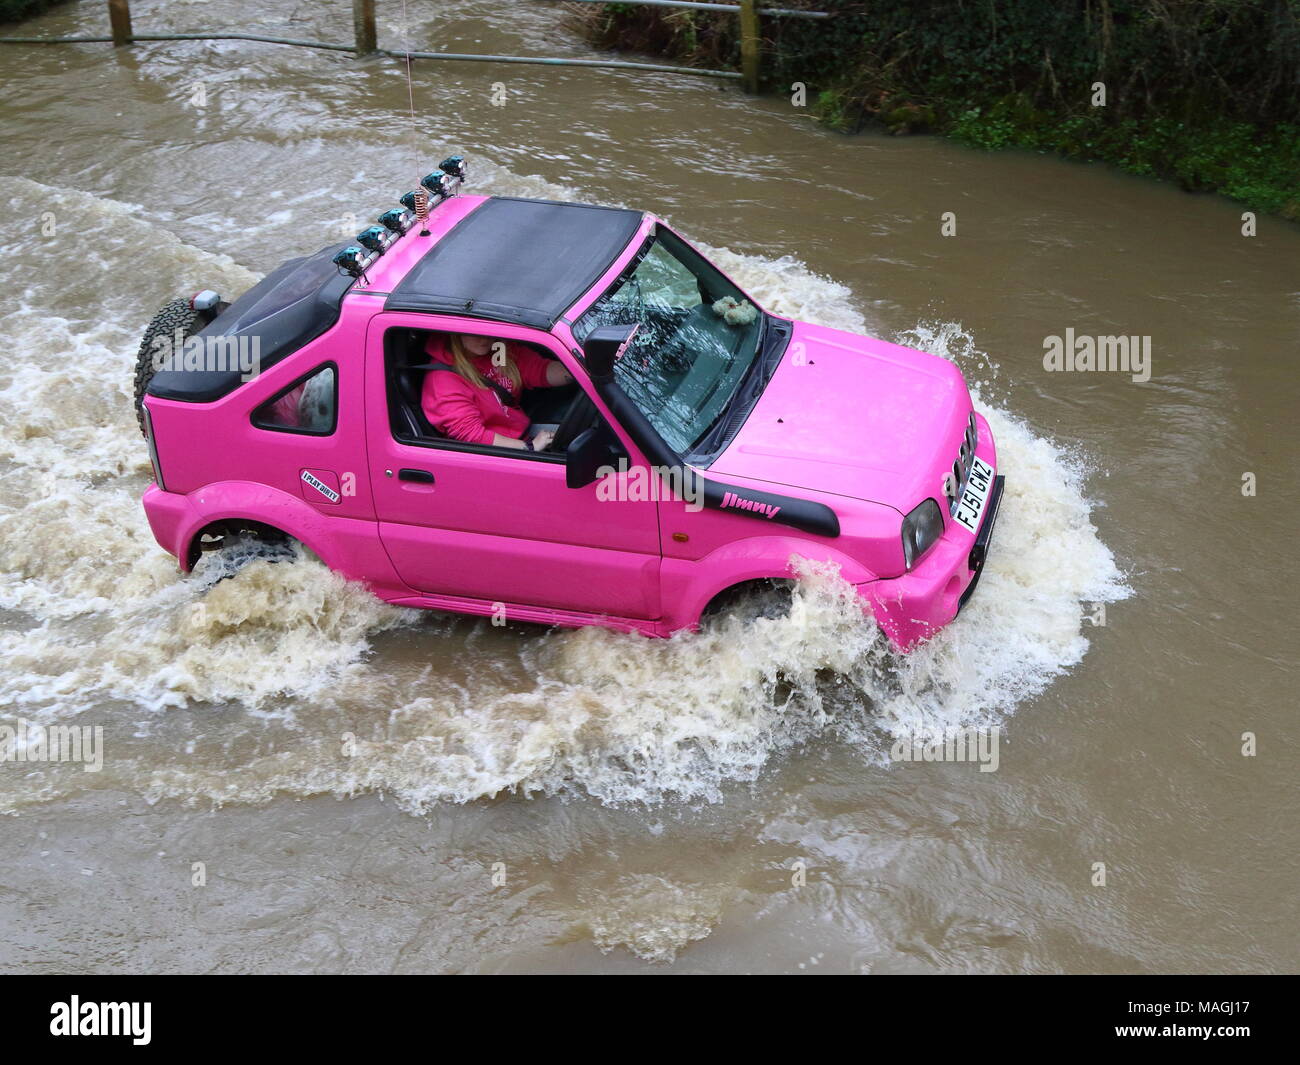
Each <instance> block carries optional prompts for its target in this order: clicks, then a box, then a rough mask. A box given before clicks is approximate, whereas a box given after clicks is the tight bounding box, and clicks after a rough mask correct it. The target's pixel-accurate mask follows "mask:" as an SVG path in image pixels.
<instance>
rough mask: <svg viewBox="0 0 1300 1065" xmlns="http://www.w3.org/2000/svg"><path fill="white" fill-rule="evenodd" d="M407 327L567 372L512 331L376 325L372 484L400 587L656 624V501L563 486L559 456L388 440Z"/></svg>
mask: <svg viewBox="0 0 1300 1065" xmlns="http://www.w3.org/2000/svg"><path fill="white" fill-rule="evenodd" d="M410 329H422V330H443V331H447V332H463V333H480V334H486V335H491V336H493V337H499V338H500V339H503V340H517V341H523V342H526V343H529V344H532V345H534V346H535V347H540V348H544V349H545V350H546V351H547V352H548V354H550V355H551V356H553V357H555V358H558V359H561V361H565V362H566V365H568V364H569V363H568V362H567V361H566V359H565V353H564V352H563V350H562V349H561V348H560V347H559V345H557V343H556V342H555V341H554V340H553V339H552V338H551V337H550V336H548V335H547V334H545V333H540V332H537V331H534V330H530V329H525V328H522V327H518V326H509V325H504V324H498V323H486V322H481V321H476V320H473V319H456V318H442V317H436V316H432V315H423V314H409V313H399V312H386V313H381V314H377V315H376V316H375V317H374V318H373V319H371V322H370V326H369V329H368V331H367V334H366V411H367V416H366V432H367V436H368V443H369V461H370V465H371V471H370V472H371V483H372V485H373V491H374V500H375V513H376V516H377V518H378V521H379V536H380V539H381V541H382V542H383V545H384V548H385V550H386V551H387V552H388V555H389V557H390V558H391V560H392V562H393V565H394V567H395V568H396V570H397V572H398V574H399V576H400V577H401V578H402V580H403V582H405V583H406V584H407V585H409V586H410V587H411V588H413V589H415V590H416V591H418V592H423V593H428V594H432V595H445V596H455V597H462V598H469V599H475V600H482V601H485V602H488V603H505V604H517V605H524V606H534V607H542V608H550V609H555V610H563V611H571V612H575V613H583V614H605V615H611V616H615V617H626V618H635V619H654V618H657V617H659V616H660V605H659V567H660V551H659V515H658V504H657V503H655V502H653V501H650V500H641V499H639V498H638V499H636V500H631V499H629V498H628V497H629V495H639V493H638V492H637V491H636V490H635V489H634V486H629V485H628V484H627V478H628V474H626V473H612V474H609V475H608V476H607V477H605V478H601V479H598V480H597V481H596V482H595V483H593V484H589V485H587V486H585V487H583V488H569V487H567V486H566V484H565V464H564V459H563V456H560V455H548V454H544V453H543V454H534V453H532V452H526V451H514V450H509V449H504V448H490V447H483V446H481V445H475V444H463V443H459V442H456V441H451V440H448V439H446V438H445V437H429V436H421V438H419V439H418V440H411V439H399V438H398V436H397V435H395V431H394V430H395V426H397V425H399V423H400V419H399V418H396V417H394V416H393V415H394V413H395V412H394V411H393V410H392V409H391V407H390V405H391V404H394V403H401V402H403V398H402V391H401V389H399V388H397V387H396V383H395V381H394V374H395V373H400V372H402V371H401V370H400V369H399V366H400V364H401V359H400V358H398V357H396V356H395V352H394V346H395V343H394V342H392V341H390V342H389V343H385V337H386V336H387V335H388V333H389V331H390V330H392V331H394V335H395V336H400V335H401V333H402V332H403V331H405V330H410ZM570 368H571V369H572V367H570ZM577 376H579V378H581V371H579V372H578V375H577ZM578 387H581V384H579V386H578ZM403 435H405V434H403ZM630 489H632V490H630Z"/></svg>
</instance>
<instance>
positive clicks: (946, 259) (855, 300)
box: [0, 0, 1300, 972]
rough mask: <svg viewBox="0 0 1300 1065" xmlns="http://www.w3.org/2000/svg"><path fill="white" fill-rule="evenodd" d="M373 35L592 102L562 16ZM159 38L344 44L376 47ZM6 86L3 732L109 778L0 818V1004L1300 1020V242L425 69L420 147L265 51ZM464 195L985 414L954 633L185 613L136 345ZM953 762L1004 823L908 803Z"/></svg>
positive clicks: (730, 110) (906, 155)
mask: <svg viewBox="0 0 1300 1065" xmlns="http://www.w3.org/2000/svg"><path fill="white" fill-rule="evenodd" d="M379 7H380V43H381V45H383V46H386V47H394V48H395V47H401V46H402V45H404V44H407V43H409V45H410V46H411V47H412V48H417V49H427V48H437V49H441V50H447V51H464V52H497V53H507V54H533V55H573V56H585V55H589V54H590V53H589V51H588V49H587V48H586V46H585V45H584V44H583V42H582V40H581V38H580V37H579V36H578V34H577V33H576V32H575V31H574V30H572V29H571V28H568V27H567V26H566V25H565V22H564V19H565V16H564V14H563V12H561V11H559V10H557V9H555V8H554V7H553V6H552V5H542V4H523V3H519V4H516V3H508V4H490V3H487V2H483V0H480V2H474V3H470V2H463V3H450V4H440V5H437V7H436V8H435V7H434V6H433V5H429V4H422V3H415V2H414V0H412V2H411V3H409V5H408V6H407V13H406V18H405V21H404V20H403V17H402V7H401V5H400V4H397V3H381V4H380V5H379ZM132 12H133V15H134V18H135V26H136V29H137V30H138V31H140V32H150V31H153V32H169V31H174V32H190V31H198V30H202V29H206V28H219V27H220V28H229V27H235V26H237V27H239V28H240V29H244V30H247V31H249V32H261V33H270V34H283V35H287V36H296V37H307V38H314V39H320V40H327V41H348V40H350V39H351V21H350V11H349V9H348V8H347V6H346V5H330V6H329V7H328V8H325V6H324V5H308V4H295V3H287V2H279V0H272V2H270V3H266V4H262V5H256V6H255V5H249V4H245V3H236V2H232V0H213V2H203V3H199V2H187V3H176V2H173V3H170V4H164V3H161V2H152V3H148V2H140V0H137V2H136V3H135V4H133V5H132ZM250 19H251V20H252V21H250ZM104 20H105V16H104V13H103V7H102V5H100V4H78V5H73V6H70V7H68V8H67V9H65V10H63V11H57V12H55V13H53V14H50V15H47V16H45V17H43V18H40V19H37V20H33V21H32V22H30V23H27V24H24V26H23V27H22V32H23V33H29V32H32V33H35V32H39V33H45V34H50V35H54V34H58V33H94V32H99V31H101V30H102V28H103V25H102V24H103V22H104ZM0 75H2V76H3V82H4V86H5V90H6V91H5V93H4V96H3V99H2V100H0V128H3V131H4V143H5V145H6V147H7V149H8V151H7V152H6V154H5V158H4V160H3V161H2V162H0V203H3V204H4V210H3V216H2V220H0V241H2V242H3V250H4V260H3V264H0V273H3V276H4V292H5V300H4V302H3V305H0V336H3V338H4V341H5V345H4V346H5V351H6V358H5V360H4V361H3V363H0V463H3V469H0V574H2V577H0V698H2V705H0V724H7V725H10V726H12V727H17V726H18V725H19V724H20V723H22V722H28V723H35V724H76V725H82V726H100V727H102V728H103V730H104V733H103V735H104V748H103V750H104V760H103V766H102V769H101V770H99V771H98V772H86V771H85V770H84V767H82V766H79V765H57V764H56V765H50V764H43V763H39V762H28V763H21V762H5V763H2V764H0V812H3V813H4V814H6V815H7V816H5V817H3V819H0V928H3V930H4V935H3V936H2V937H0V968H3V969H4V970H7V971H11V970H15V969H20V970H24V971H29V972H40V971H75V972H83V971H84V972H106V971H128V972H131V971H154V970H161V971H240V972H244V971H249V972H279V971H322V972H329V971H339V970H342V971H349V972H354V971H355V972H372V971H401V972H415V971H475V972H485V971H486V972H503V971H509V972H517V971H546V972H550V971H556V972H560V971H572V970H575V969H581V970H591V971H608V972H621V971H647V970H649V971H680V972H722V971H742V972H799V971H831V972H845V971H848V972H1025V971H1029V972H1081V971H1086V972H1094V971H1104V972H1145V971H1178V972H1217V971H1231V972H1236V971H1260V970H1262V971H1294V970H1295V968H1296V967H1297V963H1298V962H1300V943H1297V928H1298V927H1300V922H1298V921H1297V916H1298V915H1297V906H1296V884H1297V871H1298V867H1300V858H1298V857H1297V855H1300V827H1298V826H1300V818H1298V817H1297V813H1298V812H1300V797H1298V796H1297V789H1296V781H1297V773H1296V764H1297V763H1296V750H1297V747H1296V744H1297V731H1298V727H1297V718H1296V712H1295V710H1296V699H1295V695H1294V686H1295V670H1296V653H1295V650H1294V647H1295V633H1296V631H1297V627H1298V626H1297V621H1298V620H1300V619H1298V618H1297V613H1298V611H1297V607H1296V604H1295V588H1296V577H1297V569H1298V567H1297V565H1296V561H1295V559H1296V551H1295V529H1296V526H1297V518H1300V514H1298V513H1297V509H1298V508H1297V505H1296V502H1295V501H1296V499H1297V498H1298V497H1300V495H1298V493H1300V483H1298V482H1300V477H1298V476H1297V461H1296V460H1297V429H1296V424H1297V417H1296V410H1297V404H1300V374H1297V371H1296V364H1295V358H1296V350H1297V341H1298V339H1300V229H1297V227H1295V226H1294V225H1287V224H1284V223H1282V222H1279V221H1274V220H1272V219H1268V218H1263V219H1260V220H1259V221H1258V234H1257V235H1256V236H1253V237H1245V236H1243V235H1242V224H1243V223H1242V218H1241V213H1242V212H1241V209H1240V207H1238V206H1236V205H1233V204H1230V203H1228V202H1226V201H1223V200H1218V199H1212V198H1205V197H1191V196H1188V195H1185V194H1183V193H1180V192H1178V191H1177V190H1176V189H1174V188H1172V187H1170V186H1165V185H1159V184H1155V183H1151V182H1147V181H1144V180H1140V179H1136V178H1131V177H1125V176H1120V175H1117V174H1114V173H1112V172H1110V171H1108V170H1106V169H1104V168H1101V167H1088V166H1079V165H1074V164H1066V163H1063V162H1059V161H1056V160H1052V159H1049V158H1045V157H1038V156H1030V155H1019V154H1004V155H983V154H978V153H972V152H969V151H966V150H964V149H961V148H959V147H956V146H954V145H951V144H947V143H944V142H941V141H937V140H932V139H926V138H893V137H883V136H873V135H863V136H858V137H852V138H846V137H842V136H839V135H836V134H831V133H828V132H825V131H823V130H819V129H818V128H816V127H815V126H814V125H813V124H812V122H811V120H810V119H808V118H807V116H806V115H804V114H803V113H802V112H801V111H799V110H797V109H794V108H792V107H790V106H789V105H788V104H787V102H786V101H784V100H782V99H763V100H757V101H756V100H753V99H748V98H745V97H743V96H742V95H741V94H740V93H739V92H738V91H737V90H736V89H735V88H734V87H733V86H730V85H719V84H716V83H714V82H711V81H707V80H703V79H700V80H695V79H688V78H678V77H673V76H669V75H653V76H647V75H638V74H635V73H628V72H617V73H615V72H604V71H594V70H585V69H571V70H565V69H564V68H545V67H519V66H502V65H488V64H471V63H450V62H448V63H424V64H419V65H416V66H415V68H414V78H413V83H412V86H411V92H410V96H408V87H407V81H406V77H405V70H404V66H403V64H401V63H399V62H396V61H392V60H386V59H376V60H368V61H363V62H357V61H355V60H353V59H350V58H349V57H347V56H346V55H335V54H330V53H315V52H308V51H304V50H298V49H291V48H283V47H277V46H272V45H259V44H252V43H247V42H225V43H209V44H205V43H167V44H145V45H137V46H136V47H134V48H132V49H130V50H118V51H116V52H115V51H114V50H113V49H111V48H109V47H108V46H105V45H83V46H58V47H56V46H50V47H45V48H36V47H25V46H22V47H20V46H4V47H3V50H0ZM503 93H504V96H503V95H502V94H503ZM494 97H495V99H496V100H497V101H498V103H500V102H501V101H502V100H504V102H503V103H502V104H501V105H500V106H498V105H497V104H494ZM411 98H413V100H414V107H415V111H416V118H415V121H414V123H413V122H412V120H411V117H410V114H409V108H410V100H411ZM452 151H463V152H464V153H465V154H466V155H467V156H468V157H469V158H470V160H471V164H472V166H473V180H472V184H471V189H472V191H475V192H489V193H497V194H506V195H525V196H545V197H552V198H572V199H581V200H586V201H591V202H599V203H618V204H625V205H628V206H635V207H638V208H643V209H646V210H650V211H654V212H656V213H658V214H660V215H663V216H665V217H667V218H668V219H669V220H670V221H672V222H673V223H674V224H675V225H677V226H678V227H680V228H681V229H682V230H683V231H684V232H685V233H686V234H687V235H688V236H690V237H691V238H693V239H695V240H696V241H698V242H699V243H700V244H701V245H703V246H704V247H706V248H708V249H709V250H710V251H711V252H712V253H714V254H715V256H716V258H717V260H718V262H719V263H720V265H722V266H723V267H724V268H725V269H727V270H728V271H730V272H731V273H733V274H734V275H735V276H736V278H737V280H738V281H739V282H740V283H741V285H742V286H744V287H745V288H746V289H747V290H748V291H749V292H750V293H752V294H753V295H754V296H755V297H756V298H757V299H758V300H759V301H760V302H762V303H763V304H764V305H765V306H767V307H768V308H769V309H770V310H773V311H775V312H777V313H781V314H786V315H790V316H794V317H799V318H804V319H807V320H810V321H814V322H818V323H821V324H826V325H832V326H838V327H841V328H848V329H853V330H858V331H863V332H868V333H871V334H873V335H878V336H882V337H885V338H888V339H893V340H898V341H899V342H901V343H906V344H910V345H912V346H915V347H920V348H924V349H926V350H929V351H932V352H934V353H936V354H939V355H942V356H944V357H947V358H950V359H952V360H954V361H955V362H956V363H957V364H958V365H959V366H961V368H962V370H963V372H964V373H965V374H966V376H967V379H968V381H969V382H970V383H971V386H972V389H973V391H974V392H975V393H976V404H977V406H978V407H979V409H980V410H981V411H983V412H984V413H985V414H986V415H987V417H988V418H989V419H990V422H991V423H992V426H993V430H994V434H995V436H996V438H997V440H998V444H999V455H1000V463H1001V465H1000V472H1004V473H1006V475H1007V478H1008V480H1007V497H1006V500H1005V502H1004V504H1003V510H1002V515H1001V518H1000V520H999V524H998V532H997V536H996V538H995V542H994V547H993V553H992V556H991V560H990V563H989V566H988V568H987V569H986V571H985V574H984V577H983V579H982V582H981V585H980V589H979V592H978V594H977V595H976V596H975V598H974V599H973V600H972V602H971V604H970V606H969V608H968V609H967V610H965V611H963V614H962V616H961V618H960V619H959V620H958V621H957V622H956V623H954V624H953V625H952V626H950V627H949V628H948V629H946V630H945V631H944V632H943V633H942V634H941V635H940V636H939V637H938V638H936V639H935V640H934V641H932V642H931V643H930V644H928V645H927V646H926V647H924V648H923V649H921V650H920V651H918V652H917V653H915V654H913V655H912V656H909V657H908V658H906V659H902V658H899V657H898V656H895V655H892V654H890V653H889V652H888V651H887V650H886V648H885V647H884V646H883V642H882V639H881V637H880V636H879V634H878V633H877V632H876V630H875V628H874V626H872V625H871V624H869V623H868V622H866V621H864V620H863V619H862V618H861V616H860V614H859V613H858V612H857V611H856V608H854V607H853V605H852V604H851V603H849V602H848V601H847V600H846V599H845V598H844V596H843V594H842V589H841V588H840V587H839V586H838V585H837V584H836V582H835V581H834V580H833V579H831V578H829V577H826V576H814V577H812V578H811V579H810V580H809V581H807V582H806V583H805V584H804V585H803V586H801V588H800V590H799V591H798V593H797V596H796V601H795V606H794V609H793V610H792V612H791V614H790V616H789V617H783V618H778V619H770V618H753V617H748V618H746V617H743V616H741V617H734V618H729V619H726V620H725V621H723V622H722V623H721V624H719V625H718V626H717V627H715V628H713V629H712V630H710V631H707V632H704V633H701V634H698V635H687V636H681V637H678V638H675V639H673V640H671V641H657V642H655V641H647V640H643V639H640V638H636V637H629V636H623V635H616V634H613V633H608V632H603V631H596V630H586V631H581V632H561V631H546V630H542V629H537V628H525V627H512V628H507V629H500V628H493V627H492V626H490V625H489V624H487V623H486V622H482V621H478V620H471V619H465V618H453V617H446V616H441V615H433V614H424V613H416V612H411V611H403V610H398V609H395V608H392V607H389V606H386V605H385V604H382V603H380V602H378V601H377V600H375V599H374V598H373V597H371V596H370V595H369V594H368V593H366V592H365V591H364V590H363V589H360V588H357V587H351V586H348V585H346V584H345V583H344V582H343V581H342V580H341V579H339V578H337V577H335V576H334V575H332V574H330V573H329V572H328V571H327V570H325V569H324V568H323V567H322V566H320V565H319V564H318V563H315V562H312V561H310V560H304V561H302V562H299V563H297V564H295V565H292V566H284V565H279V566H272V565H269V564H265V563H263V564H255V565H253V566H251V567H249V568H248V569H245V570H243V571H242V572H240V573H239V574H238V575H237V576H236V577H234V578H233V579H231V580H225V581H221V582H219V583H214V578H215V575H214V574H208V575H206V576H205V575H204V574H203V573H202V572H199V573H196V574H195V575H194V576H193V577H191V578H181V577H180V576H179V575H178V574H177V572H176V568H175V562H174V560H173V559H171V558H170V557H169V556H167V555H166V554H165V553H164V552H162V550H161V549H160V548H158V547H157V545H156V544H155V543H154V541H153V537H152V535H151V534H150V531H149V528H148V526H147V524H146V522H145V518H144V514H143V511H142V510H141V508H140V504H139V497H140V494H141V493H142V492H143V490H144V488H145V487H146V486H147V485H148V483H149V481H150V472H149V463H148V457H147V454H146V452H145V448H144V445H143V442H142V440H141V438H140V435H139V433H138V430H137V429H136V426H135V421H134V416H133V413H132V409H131V402H130V401H131V391H130V375H131V369H132V366H133V362H134V357H135V351H136V346H137V344H138V342H139V336H140V333H141V332H142V330H143V328H144V326H145V324H146V323H147V322H148V320H149V318H150V317H151V316H152V315H153V313H154V312H155V311H156V310H157V308H158V307H159V306H160V305H161V304H162V303H163V302H164V301H166V300H168V299H170V298H173V297H174V296H175V295H177V294H178V293H186V292H190V291H194V290H196V289H199V288H203V287H212V288H216V289H218V290H220V291H221V292H223V293H224V294H227V295H234V294H236V293H238V292H239V291H242V290H243V289H244V288H246V287H247V286H248V285H250V284H251V283H252V282H253V281H254V280H255V279H256V278H257V277H258V276H260V275H261V274H263V273H264V272H266V271H268V270H270V269H272V268H273V267H275V266H276V265H277V264H278V263H280V262H281V261H282V260H283V259H285V258H287V257H289V256H291V255H299V254H304V253H306V252H310V251H313V250H316V249H317V248H318V247H320V246H322V245H324V244H326V243H329V242H333V241H337V240H341V239H344V238H345V237H349V236H351V235H352V234H354V233H355V232H356V231H357V230H358V229H359V228H360V227H361V226H362V225H364V224H366V223H367V222H368V220H369V219H371V218H373V216H374V215H375V214H376V213H378V212H379V211H380V210H383V209H386V208H387V207H389V206H392V205H393V201H394V198H395V196H396V195H397V194H399V193H400V192H402V191H404V190H406V189H408V188H410V187H412V186H413V185H414V183H415V181H416V180H417V179H418V178H419V177H420V176H421V175H422V174H424V173H426V172H427V171H428V170H429V168H430V166H431V164H432V163H434V162H436V161H437V160H439V159H441V158H443V157H444V156H445V155H447V154H450V152H452ZM946 213H950V214H951V216H952V217H951V218H950V219H948V225H947V229H948V231H949V232H951V230H952V229H953V227H954V226H955V233H954V234H953V235H944V223H945V218H944V216H945V214H946ZM1067 330H1073V331H1074V333H1075V334H1076V335H1088V336H1108V335H1132V336H1145V337H1150V349H1151V363H1150V366H1149V367H1148V369H1149V380H1145V381H1135V380H1134V379H1133V378H1134V376H1135V374H1133V373H1120V372H1096V371H1093V372H1088V371H1075V372H1049V371H1048V370H1046V369H1045V365H1044V345H1045V340H1046V339H1047V338H1049V337H1052V336H1064V335H1065V334H1066V331H1067ZM1136 376H1142V375H1136ZM196 446H197V445H196ZM1247 475H1253V476H1249V477H1248V476H1247ZM1251 484H1253V485H1254V491H1253V494H1244V493H1243V486H1247V488H1249V486H1250V485H1251ZM1098 622H1101V623H1100V624H1099V623H1098ZM971 724H978V725H986V726H993V725H997V726H1000V728H1001V747H1000V759H999V765H998V768H997V771H996V772H991V773H981V772H979V771H978V769H977V767H975V766H974V765H971V764H938V763H891V762H890V758H889V752H890V749H891V746H892V745H893V743H894V741H895V740H896V739H897V738H898V737H900V736H904V735H907V734H909V733H911V732H912V731H914V730H918V729H922V728H929V727H944V726H959V725H971ZM1247 733H1249V734H1251V735H1252V736H1253V738H1254V740H1253V742H1254V751H1255V753H1254V754H1253V755H1249V756H1247V755H1243V745H1244V744H1246V743H1248V742H1250V741H1247V740H1245V739H1243V735H1244V734H1247ZM349 737H350V738H353V739H350V740H349V741H348V742H350V743H351V744H352V747H353V748H355V750H354V753H352V754H351V755H350V756H345V755H344V753H343V748H344V744H345V738H349ZM1097 863H1104V865H1105V884H1104V886H1102V885H1100V884H1098V883H1097V880H1098V872H1097V868H1096V865H1097Z"/></svg>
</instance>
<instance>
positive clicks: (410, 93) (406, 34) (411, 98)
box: [402, 0, 420, 173]
mask: <svg viewBox="0 0 1300 1065" xmlns="http://www.w3.org/2000/svg"><path fill="white" fill-rule="evenodd" d="M402 40H403V41H405V42H406V98H407V101H408V102H409V104H410V108H411V135H412V142H413V144H412V146H413V147H414V149H415V169H416V173H419V170H420V143H419V131H418V130H417V129H416V127H415V86H414V85H413V84H412V82H411V26H410V23H408V22H407V21H406V0H402Z"/></svg>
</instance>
